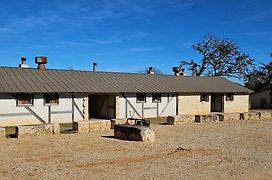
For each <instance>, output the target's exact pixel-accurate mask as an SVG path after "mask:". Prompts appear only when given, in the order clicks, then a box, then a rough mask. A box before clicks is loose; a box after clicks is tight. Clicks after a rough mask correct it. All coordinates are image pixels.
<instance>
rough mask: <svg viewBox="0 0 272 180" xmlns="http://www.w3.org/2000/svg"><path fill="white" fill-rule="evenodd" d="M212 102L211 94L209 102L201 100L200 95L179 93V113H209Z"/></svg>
mask: <svg viewBox="0 0 272 180" xmlns="http://www.w3.org/2000/svg"><path fill="white" fill-rule="evenodd" d="M210 102H211V97H210V96H209V101H208V102H206V101H202V102H200V95H179V96H178V114H191V115H195V114H209V113H210V112H211V103H210Z"/></svg>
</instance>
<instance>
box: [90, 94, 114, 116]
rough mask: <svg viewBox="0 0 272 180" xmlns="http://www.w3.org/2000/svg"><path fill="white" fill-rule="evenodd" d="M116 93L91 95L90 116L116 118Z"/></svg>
mask: <svg viewBox="0 0 272 180" xmlns="http://www.w3.org/2000/svg"><path fill="white" fill-rule="evenodd" d="M115 108H116V107H115V95H91V96H89V118H97V119H114V118H115V116H116V115H115Z"/></svg>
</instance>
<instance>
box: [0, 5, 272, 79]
mask: <svg viewBox="0 0 272 180" xmlns="http://www.w3.org/2000/svg"><path fill="white" fill-rule="evenodd" d="M271 8H272V1H271V0H195V1H193V0H157V1H152V0H146V1H144V0H131V1H128V0H99V1H94V0H93V1H91V0H77V1H76V0H65V1H64V0H39V1H37V0H24V1H22V0H1V1H0V42H1V44H0V55H1V58H0V66H18V64H19V63H20V57H21V56H26V57H27V59H28V61H27V63H28V64H29V65H30V66H31V67H36V65H35V64H34V57H35V56H38V55H45V56H47V57H48V65H47V67H48V68H57V69H67V67H73V68H74V69H82V70H89V69H91V64H92V62H93V61H95V62H97V64H98V70H100V71H121V72H138V71H140V70H143V69H145V67H148V66H154V67H156V68H158V69H160V70H162V71H163V72H164V73H166V74H170V73H171V67H172V66H177V65H179V62H180V60H182V59H195V60H199V59H200V57H199V55H198V53H197V52H196V51H194V50H193V49H192V48H191V45H192V44H194V43H196V42H198V41H199V40H200V39H201V38H202V37H203V36H204V35H205V34H207V33H212V34H214V35H216V36H218V37H222V38H230V39H233V40H235V41H237V42H238V43H239V45H240V47H241V50H242V51H244V52H246V53H248V54H249V55H250V56H251V57H252V58H254V59H255V61H256V63H257V64H258V63H267V62H268V61H269V53H270V52H272V15H271V12H272V11H271Z"/></svg>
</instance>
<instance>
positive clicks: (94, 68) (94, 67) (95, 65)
mask: <svg viewBox="0 0 272 180" xmlns="http://www.w3.org/2000/svg"><path fill="white" fill-rule="evenodd" d="M96 67H97V64H96V63H95V62H93V72H95V71H96Z"/></svg>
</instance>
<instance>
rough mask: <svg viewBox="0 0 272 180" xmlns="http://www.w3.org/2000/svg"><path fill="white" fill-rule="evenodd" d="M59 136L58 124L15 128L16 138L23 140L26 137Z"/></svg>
mask: <svg viewBox="0 0 272 180" xmlns="http://www.w3.org/2000/svg"><path fill="white" fill-rule="evenodd" d="M53 134H60V127H59V124H41V125H29V126H17V127H16V137H17V138H23V137H28V136H43V135H53Z"/></svg>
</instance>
